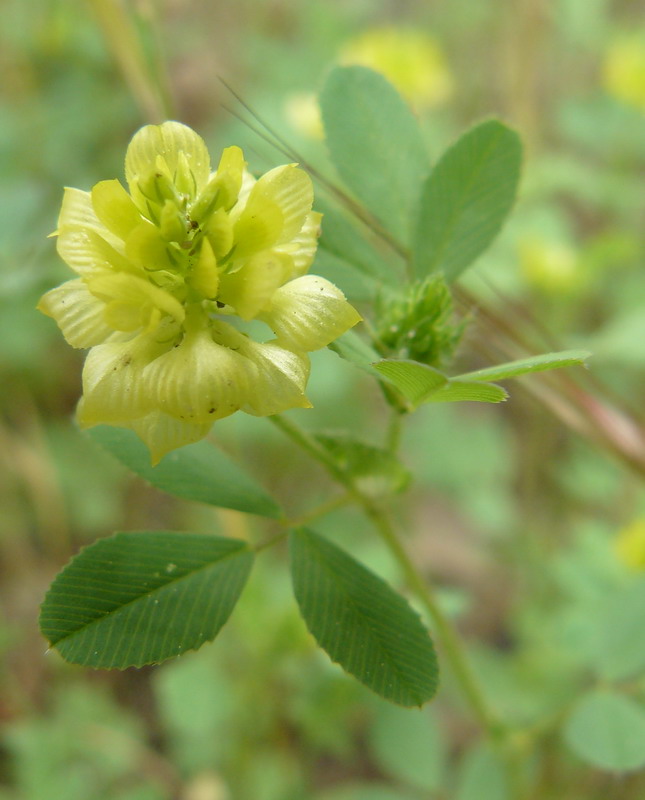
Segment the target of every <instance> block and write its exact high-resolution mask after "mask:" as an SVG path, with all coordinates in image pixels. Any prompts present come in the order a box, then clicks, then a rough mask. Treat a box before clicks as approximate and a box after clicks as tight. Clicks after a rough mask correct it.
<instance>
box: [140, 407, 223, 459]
mask: <svg viewBox="0 0 645 800" xmlns="http://www.w3.org/2000/svg"><path fill="white" fill-rule="evenodd" d="M211 426H212V422H206V423H203V424H198V423H195V422H185V421H183V420H180V419H177V418H176V417H171V416H170V415H169V414H164V413H163V411H152V412H151V413H150V414H146V416H145V417H141V418H140V419H135V420H133V421H132V422H129V423H128V424H127V426H126V427H128V428H131V429H132V430H133V431H134V432H135V433H136V434H137V436H138V437H139V438H140V439H142V440H143V441H144V442H145V444H146V445H147V447H148V449H149V450H150V460H151V462H152V465H153V466H155V465H157V464H158V463H159V462H160V461H161V459H162V458H163V457H164V456H165V455H166V453H169V452H170V451H171V450H176V449H177V448H178V447H183V446H184V445H187V444H193V443H194V442H198V441H200V439H203V438H204V437H205V436H206V435H207V434H208V432H209V431H210V429H211Z"/></svg>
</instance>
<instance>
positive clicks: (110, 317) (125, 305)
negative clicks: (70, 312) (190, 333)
mask: <svg viewBox="0 0 645 800" xmlns="http://www.w3.org/2000/svg"><path fill="white" fill-rule="evenodd" d="M87 286H88V289H89V291H90V292H91V293H92V294H93V295H94V296H95V297H97V298H98V299H99V300H102V301H103V302H104V303H106V307H105V319H106V321H107V322H108V324H110V325H112V328H113V329H114V330H118V331H135V330H137V329H138V328H147V329H149V330H152V329H153V328H155V327H156V326H157V325H158V323H159V322H160V321H161V320H162V319H163V318H164V317H166V316H169V317H171V318H172V319H174V320H175V321H176V322H183V319H184V316H185V311H184V307H183V306H182V304H181V303H180V302H179V301H178V300H177V299H176V298H174V297H173V296H172V295H171V294H170V293H169V292H166V291H164V290H163V289H160V288H159V287H158V286H153V285H152V284H151V283H150V282H149V281H148V280H146V279H145V278H138V277H137V276H136V275H128V274H127V273H123V272H114V273H106V274H103V275H99V276H97V277H95V278H91V279H89V280H88V282H87Z"/></svg>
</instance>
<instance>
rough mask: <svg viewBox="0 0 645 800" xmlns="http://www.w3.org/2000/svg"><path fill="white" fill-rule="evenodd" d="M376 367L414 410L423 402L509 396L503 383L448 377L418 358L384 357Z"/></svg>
mask: <svg viewBox="0 0 645 800" xmlns="http://www.w3.org/2000/svg"><path fill="white" fill-rule="evenodd" d="M373 366H374V369H375V370H376V371H377V372H378V373H379V374H380V375H382V376H383V377H385V378H387V380H388V381H389V382H390V383H392V384H393V385H394V386H396V388H397V389H398V390H399V391H400V392H401V394H402V395H403V396H404V397H405V398H406V400H408V402H409V403H410V406H411V407H412V409H416V408H417V407H418V406H420V405H423V404H424V403H456V402H459V401H464V400H475V401H477V402H480V403H499V402H501V401H502V400H506V398H507V397H508V395H507V393H506V392H505V391H504V389H502V387H501V386H495V384H493V383H477V382H476V381H464V380H458V379H455V378H448V377H447V376H446V375H444V374H443V373H442V372H439V370H438V369H435V368H434V367H429V366H428V365H427V364H420V363H419V362H418V361H409V360H406V359H399V360H395V359H384V360H383V361H378V362H377V363H376V364H374V365H373Z"/></svg>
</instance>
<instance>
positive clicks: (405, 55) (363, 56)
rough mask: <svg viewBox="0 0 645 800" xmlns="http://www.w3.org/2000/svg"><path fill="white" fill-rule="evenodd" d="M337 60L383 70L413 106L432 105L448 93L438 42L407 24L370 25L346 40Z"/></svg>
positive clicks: (449, 85) (447, 76)
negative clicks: (403, 26)
mask: <svg viewBox="0 0 645 800" xmlns="http://www.w3.org/2000/svg"><path fill="white" fill-rule="evenodd" d="M339 61H340V63H341V64H360V65H362V66H364V67H371V68H372V69H375V70H376V71H377V72H381V73H383V75H385V77H386V78H388V80H390V81H391V82H392V83H393V84H394V86H396V88H397V89H398V90H399V91H400V92H401V94H403V95H404V96H405V97H406V98H407V99H408V101H409V102H410V103H412V105H413V106H416V107H418V108H432V107H434V106H436V105H439V104H440V103H443V102H444V101H445V100H447V99H448V98H449V97H450V95H451V93H452V88H453V86H452V83H453V82H452V76H451V74H450V71H449V69H448V66H447V64H446V60H445V58H444V54H443V52H442V50H441V48H440V46H439V44H438V42H437V41H436V40H435V39H434V37H432V36H431V35H430V34H428V33H425V32H424V31H419V30H413V29H411V28H400V27H395V26H383V27H378V28H371V29H369V30H367V31H365V32H364V33H362V34H361V35H360V36H357V37H356V38H354V39H351V40H350V41H348V42H347V43H346V45H345V47H344V48H343V50H342V51H341V53H340V58H339Z"/></svg>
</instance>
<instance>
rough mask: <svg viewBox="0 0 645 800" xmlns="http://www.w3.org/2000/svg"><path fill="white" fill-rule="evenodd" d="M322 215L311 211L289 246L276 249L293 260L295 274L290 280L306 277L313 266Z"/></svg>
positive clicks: (280, 246)
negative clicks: (301, 276)
mask: <svg viewBox="0 0 645 800" xmlns="http://www.w3.org/2000/svg"><path fill="white" fill-rule="evenodd" d="M321 220H322V214H319V213H318V212H317V211H311V212H310V213H309V214H307V216H306V217H305V223H304V225H303V226H302V228H301V229H300V231H299V232H298V233H297V234H296V235H295V236H294V237H293V239H292V240H291V241H290V242H288V243H287V244H281V245H278V246H277V247H276V248H275V249H276V251H278V252H281V253H288V254H289V255H290V256H291V258H292V259H293V272H292V274H291V275H290V276H289V277H290V278H298V277H300V275H304V274H305V273H306V272H307V271H308V270H309V267H311V265H312V264H313V260H314V258H315V256H316V250H317V249H318V238H319V236H320V223H321Z"/></svg>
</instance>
